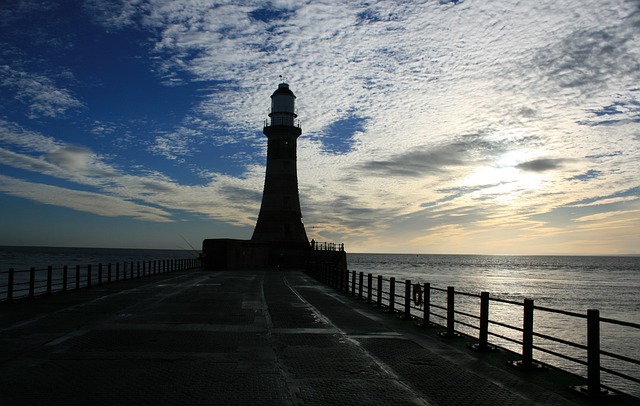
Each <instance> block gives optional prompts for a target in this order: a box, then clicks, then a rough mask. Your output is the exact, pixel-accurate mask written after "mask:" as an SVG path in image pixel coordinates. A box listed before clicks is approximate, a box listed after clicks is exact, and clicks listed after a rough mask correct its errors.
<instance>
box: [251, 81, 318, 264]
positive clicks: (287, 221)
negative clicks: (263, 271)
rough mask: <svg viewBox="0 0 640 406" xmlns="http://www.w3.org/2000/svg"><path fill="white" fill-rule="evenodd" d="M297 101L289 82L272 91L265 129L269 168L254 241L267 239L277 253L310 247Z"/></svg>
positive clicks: (283, 253)
mask: <svg viewBox="0 0 640 406" xmlns="http://www.w3.org/2000/svg"><path fill="white" fill-rule="evenodd" d="M295 101H296V96H295V95H294V94H293V92H292V91H291V89H289V85H288V84H287V83H280V84H279V85H278V89H276V91H275V92H273V94H272V95H271V112H270V113H269V119H268V120H267V121H266V122H265V126H264V129H263V133H264V135H266V136H267V169H266V175H265V179H264V191H263V194H262V204H261V206H260V213H259V214H258V221H257V222H256V227H255V229H254V231H253V236H252V237H251V241H253V242H257V243H267V244H268V245H269V246H270V247H271V250H272V251H273V250H275V252H278V251H279V254H277V255H287V252H288V251H291V250H295V251H300V250H303V251H304V250H308V249H310V246H309V240H308V239H307V233H306V232H305V229H304V224H302V210H301V209H300V197H299V195H298V173H297V164H296V157H297V153H296V149H297V140H298V137H299V136H300V135H301V134H302V129H301V128H300V123H299V121H298V120H297V117H298V116H297V114H296V112H295Z"/></svg>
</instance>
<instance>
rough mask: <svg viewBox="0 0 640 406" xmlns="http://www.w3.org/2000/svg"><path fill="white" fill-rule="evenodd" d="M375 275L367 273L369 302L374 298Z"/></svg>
mask: <svg viewBox="0 0 640 406" xmlns="http://www.w3.org/2000/svg"><path fill="white" fill-rule="evenodd" d="M371 285H373V275H372V274H370V273H368V274H367V303H371V300H372V298H373V286H371Z"/></svg>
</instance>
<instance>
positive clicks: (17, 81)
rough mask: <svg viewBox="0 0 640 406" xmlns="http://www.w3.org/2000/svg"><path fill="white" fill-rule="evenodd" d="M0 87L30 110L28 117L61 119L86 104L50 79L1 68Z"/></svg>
mask: <svg viewBox="0 0 640 406" xmlns="http://www.w3.org/2000/svg"><path fill="white" fill-rule="evenodd" d="M0 86H2V87H5V88H7V89H10V90H11V91H12V92H13V95H14V98H15V99H16V100H18V101H20V102H21V103H23V104H25V105H26V106H28V108H29V113H28V117H29V118H38V117H61V116H64V115H65V114H66V113H67V112H68V111H69V110H77V109H81V108H83V107H84V104H83V103H82V102H81V101H80V100H78V99H77V98H76V97H74V96H73V94H72V93H71V91H69V90H67V89H62V88H59V87H57V86H56V85H55V83H54V81H53V80H52V79H50V78H48V77H45V76H42V75H38V74H33V73H27V72H24V71H20V70H15V69H12V68H11V67H9V66H7V65H4V66H0Z"/></svg>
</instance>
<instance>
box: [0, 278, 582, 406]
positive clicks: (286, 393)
mask: <svg viewBox="0 0 640 406" xmlns="http://www.w3.org/2000/svg"><path fill="white" fill-rule="evenodd" d="M547 380H548V379H547ZM581 399H582V398H580V397H579V396H575V397H572V396H571V394H570V393H569V391H567V390H566V389H565V385H564V384H562V385H560V384H557V385H556V386H555V387H553V386H550V387H549V386H545V385H544V384H540V383H539V382H537V381H536V379H532V378H531V377H530V376H529V375H527V374H525V373H522V372H518V371H513V372H510V371H508V370H505V369H504V368H501V367H499V366H495V365H492V364H491V363H488V362H484V361H482V360H479V359H478V358H477V357H476V356H474V355H470V354H469V351H465V350H464V349H458V348H456V347H455V346H452V345H450V344H448V343H446V342H444V339H441V338H438V337H437V336H435V334H422V333H421V332H420V331H418V329H417V328H416V327H415V326H414V325H413V323H412V322H409V321H401V320H399V319H398V318H397V317H396V316H395V315H389V314H385V313H383V312H382V311H381V310H379V309H374V308H372V307H370V306H369V305H367V304H364V303H361V302H360V301H358V300H356V299H354V298H351V297H348V296H345V295H344V294H343V293H340V292H336V291H334V290H333V289H331V288H329V287H326V286H324V285H322V284H320V283H318V282H316V281H315V280H313V279H311V278H310V277H309V276H307V275H306V274H305V273H303V272H295V271H284V272H282V271H265V270H257V271H224V272H213V271H189V272H186V271H184V272H176V273H171V274H162V275H157V276H153V277H150V278H146V279H143V280H133V281H126V282H121V283H117V284H111V285H105V286H96V287H94V288H91V289H85V290H83V291H78V292H71V293H66V294H60V295H56V296H51V297H41V298H38V299H35V300H31V301H24V302H21V303H15V304H11V305H3V306H2V307H0V404H2V405H23V404H24V405H40V404H41V405H45V404H46V405H62V404H64V405H88V404H94V405H95V404H104V405H113V404H118V405H126V404H131V405H133V404H135V405H145V404H149V405H161V404H167V405H187V404H189V405H192V404H193V405H198V404H212V405H223V404H253V405H255V404H258V405H260V404H270V405H271V404H275V405H277V404H281V405H307V404H315V405H335V404H364V405H372V404H383V405H391V404H393V405H401V404H416V405H533V404H538V405H571V404H576V402H577V403H578V404H580V403H581V402H582V403H584V402H585V401H582V400H581Z"/></svg>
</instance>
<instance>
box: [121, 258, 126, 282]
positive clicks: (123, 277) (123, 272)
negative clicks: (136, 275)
mask: <svg viewBox="0 0 640 406" xmlns="http://www.w3.org/2000/svg"><path fill="white" fill-rule="evenodd" d="M122 280H123V281H126V280H127V261H124V263H123V266H122Z"/></svg>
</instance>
